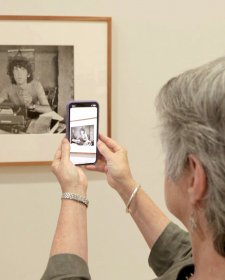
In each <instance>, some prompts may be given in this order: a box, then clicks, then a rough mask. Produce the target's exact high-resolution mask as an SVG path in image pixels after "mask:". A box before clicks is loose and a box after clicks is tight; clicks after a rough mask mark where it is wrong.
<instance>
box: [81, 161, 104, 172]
mask: <svg viewBox="0 0 225 280" xmlns="http://www.w3.org/2000/svg"><path fill="white" fill-rule="evenodd" d="M85 169H86V170H89V171H97V172H104V171H105V162H104V161H102V160H98V161H97V163H96V164H89V165H85Z"/></svg>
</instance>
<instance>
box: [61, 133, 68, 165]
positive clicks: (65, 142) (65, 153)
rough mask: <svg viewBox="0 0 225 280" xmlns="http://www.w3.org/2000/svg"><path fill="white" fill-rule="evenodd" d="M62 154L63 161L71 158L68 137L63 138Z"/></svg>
mask: <svg viewBox="0 0 225 280" xmlns="http://www.w3.org/2000/svg"><path fill="white" fill-rule="evenodd" d="M61 151H62V155H61V159H62V161H68V160H69V159H70V143H69V141H68V140H67V139H66V138H63V140H62V149H61Z"/></svg>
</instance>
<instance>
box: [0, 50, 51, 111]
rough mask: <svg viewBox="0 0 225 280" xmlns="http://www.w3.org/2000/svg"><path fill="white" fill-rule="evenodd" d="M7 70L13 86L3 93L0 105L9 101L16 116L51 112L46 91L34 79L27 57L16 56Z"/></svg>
mask: <svg viewBox="0 0 225 280" xmlns="http://www.w3.org/2000/svg"><path fill="white" fill-rule="evenodd" d="M7 70H8V71H7V74H8V75H9V77H10V80H11V84H10V85H9V86H7V87H6V88H4V89H3V90H2V91H1V93H0V104H2V103H3V102H5V101H8V102H9V104H10V105H11V106H12V109H13V111H14V113H16V114H21V113H24V111H26V110H32V111H35V112H39V113H46V112H49V111H51V107H50V105H49V102H48V99H47V97H46V95H45V92H44V89H43V87H42V85H41V83H40V82H39V81H37V80H34V79H33V70H32V65H31V63H30V61H29V60H28V59H27V58H26V57H25V56H22V55H21V54H17V55H15V56H14V57H13V58H12V59H10V60H9V63H8V67H7Z"/></svg>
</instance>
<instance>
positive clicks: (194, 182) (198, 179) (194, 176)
mask: <svg viewBox="0 0 225 280" xmlns="http://www.w3.org/2000/svg"><path fill="white" fill-rule="evenodd" d="M188 170H189V176H190V180H189V184H188V195H189V199H190V202H191V204H192V205H196V204H197V203H199V202H200V201H201V200H202V198H203V197H204V195H205V193H206V191H207V177H206V173H205V169H204V167H203V165H202V163H201V162H200V160H199V159H198V158H197V157H196V156H195V155H189V156H188Z"/></svg>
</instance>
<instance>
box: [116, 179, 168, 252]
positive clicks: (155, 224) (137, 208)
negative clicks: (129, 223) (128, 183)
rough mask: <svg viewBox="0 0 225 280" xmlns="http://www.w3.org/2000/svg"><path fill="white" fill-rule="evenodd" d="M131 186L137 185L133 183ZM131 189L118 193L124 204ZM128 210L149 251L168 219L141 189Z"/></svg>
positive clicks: (124, 189)
mask: <svg viewBox="0 0 225 280" xmlns="http://www.w3.org/2000/svg"><path fill="white" fill-rule="evenodd" d="M133 185H137V184H136V183H133ZM133 189H134V187H133V188H131V187H130V189H129V188H123V191H120V192H119V194H120V196H121V198H122V199H123V201H124V203H125V204H127V202H128V200H129V197H130V195H131V193H132V191H133ZM129 210H130V213H131V216H132V218H133V220H134V221H135V223H136V225H137V226H138V228H139V230H140V231H141V233H142V235H143V237H144V239H145V241H146V242H147V244H148V246H149V248H150V249H151V248H152V246H153V245H154V243H155V241H156V240H157V239H158V238H159V236H160V235H161V233H162V232H163V230H164V229H165V228H166V226H167V225H168V223H169V222H170V221H169V219H168V218H167V217H166V216H165V214H164V213H163V212H162V211H161V210H160V209H159V208H158V206H157V205H156V204H155V203H154V202H153V201H152V199H151V198H150V197H149V196H148V195H147V194H146V193H145V191H144V190H143V188H140V189H139V191H138V192H137V194H136V195H135V197H134V198H133V200H132V202H131V204H130V207H129Z"/></svg>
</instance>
